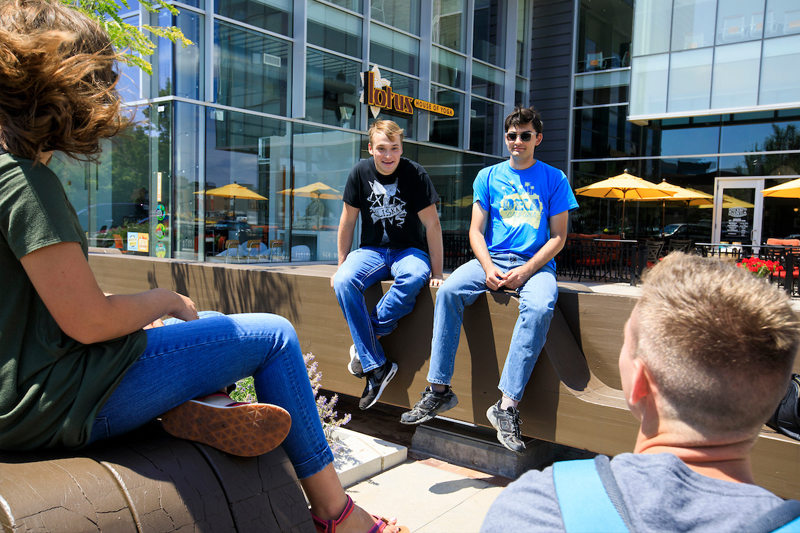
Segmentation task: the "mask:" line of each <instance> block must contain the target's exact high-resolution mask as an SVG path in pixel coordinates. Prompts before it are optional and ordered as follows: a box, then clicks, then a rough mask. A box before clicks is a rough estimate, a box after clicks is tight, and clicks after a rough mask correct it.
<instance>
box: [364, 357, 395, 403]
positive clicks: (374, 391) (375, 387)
mask: <svg viewBox="0 0 800 533" xmlns="http://www.w3.org/2000/svg"><path fill="white" fill-rule="evenodd" d="M395 374H397V363H392V362H390V361H386V362H385V363H383V366H379V367H378V368H376V369H375V370H370V371H369V372H367V373H366V376H367V386H366V387H365V388H364V393H363V394H362V395H361V400H360V401H359V402H358V406H359V407H360V408H361V409H369V408H370V407H372V406H373V405H375V402H377V401H378V398H380V397H381V394H382V393H383V389H385V388H386V385H388V384H389V382H390V381H392V378H393V377H394V375H395Z"/></svg>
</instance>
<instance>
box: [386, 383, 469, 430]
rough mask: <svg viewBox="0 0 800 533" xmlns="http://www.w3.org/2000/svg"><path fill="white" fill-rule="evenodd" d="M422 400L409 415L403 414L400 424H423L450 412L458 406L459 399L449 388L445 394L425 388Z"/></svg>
mask: <svg viewBox="0 0 800 533" xmlns="http://www.w3.org/2000/svg"><path fill="white" fill-rule="evenodd" d="M421 395H422V399H421V400H420V401H418V402H417V403H416V404H415V405H414V407H413V408H412V409H411V410H410V411H408V412H407V413H403V415H402V416H401V417H400V422H401V423H403V424H409V425H412V424H422V423H423V422H427V421H428V420H430V419H431V418H433V417H435V416H436V415H438V414H439V413H442V412H444V411H449V410H450V409H452V408H453V407H455V406H456V405H458V397H457V396H456V395H455V394H453V390H452V389H451V388H450V387H449V386H448V387H447V388H446V389H445V391H444V392H434V391H433V390H432V389H431V388H430V387H425V392H423V393H421Z"/></svg>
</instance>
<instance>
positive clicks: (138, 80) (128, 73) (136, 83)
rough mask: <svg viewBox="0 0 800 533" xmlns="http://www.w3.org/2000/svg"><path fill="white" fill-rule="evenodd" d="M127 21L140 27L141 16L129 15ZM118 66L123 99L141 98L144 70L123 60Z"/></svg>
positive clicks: (118, 87) (119, 89)
mask: <svg viewBox="0 0 800 533" xmlns="http://www.w3.org/2000/svg"><path fill="white" fill-rule="evenodd" d="M125 22H126V23H127V24H130V25H131V26H136V27H138V26H139V16H138V15H137V16H135V17H129V18H127V19H125ZM198 44H199V43H198ZM198 44H195V46H198ZM129 53H130V52H129ZM134 55H138V54H134ZM117 68H118V69H119V82H117V91H118V92H119V94H120V96H121V97H122V101H123V102H133V101H134V100H141V99H142V91H141V88H142V76H143V74H142V70H141V69H140V68H139V67H136V66H133V65H126V64H125V63H123V62H121V61H120V62H119V63H118V64H117Z"/></svg>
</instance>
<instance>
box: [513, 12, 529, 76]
mask: <svg viewBox="0 0 800 533" xmlns="http://www.w3.org/2000/svg"><path fill="white" fill-rule="evenodd" d="M529 8H530V5H529V3H528V2H527V1H526V0H519V2H518V3H517V61H516V65H517V75H518V76H526V77H527V76H528V75H529V74H530V67H529V66H528V65H526V64H525V51H526V49H527V48H528V47H527V40H526V39H525V26H526V22H527V21H528V20H529V19H530V17H529V16H528V15H529V13H530V11H529ZM526 67H527V68H526Z"/></svg>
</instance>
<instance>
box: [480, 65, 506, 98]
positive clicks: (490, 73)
mask: <svg viewBox="0 0 800 533" xmlns="http://www.w3.org/2000/svg"><path fill="white" fill-rule="evenodd" d="M504 80H505V73H504V72H503V71H502V70H498V69H496V68H492V67H488V66H486V65H484V64H483V63H478V62H477V61H473V62H472V93H473V94H477V95H479V96H484V97H486V98H491V99H492V100H501V101H502V100H503V91H504V89H503V87H504V86H503V81H504Z"/></svg>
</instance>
